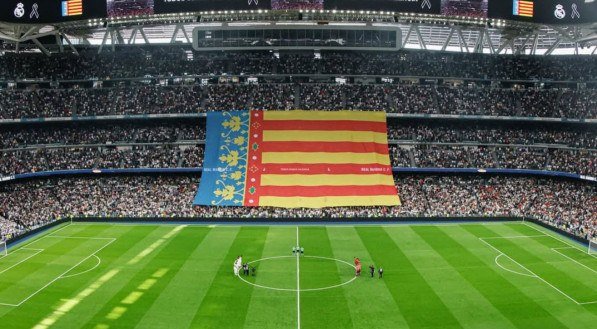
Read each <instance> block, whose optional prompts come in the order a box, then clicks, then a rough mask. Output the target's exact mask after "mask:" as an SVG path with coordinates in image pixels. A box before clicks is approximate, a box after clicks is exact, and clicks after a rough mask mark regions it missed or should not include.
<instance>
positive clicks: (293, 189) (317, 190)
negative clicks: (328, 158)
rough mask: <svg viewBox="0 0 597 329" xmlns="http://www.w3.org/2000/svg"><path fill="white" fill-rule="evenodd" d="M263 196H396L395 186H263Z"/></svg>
mask: <svg viewBox="0 0 597 329" xmlns="http://www.w3.org/2000/svg"><path fill="white" fill-rule="evenodd" d="M260 194H261V196H279V197H320V196H372V195H396V194H397V192H396V187H395V186H387V185H370V186H358V185H346V186H327V185H326V186H262V187H261V193H260Z"/></svg>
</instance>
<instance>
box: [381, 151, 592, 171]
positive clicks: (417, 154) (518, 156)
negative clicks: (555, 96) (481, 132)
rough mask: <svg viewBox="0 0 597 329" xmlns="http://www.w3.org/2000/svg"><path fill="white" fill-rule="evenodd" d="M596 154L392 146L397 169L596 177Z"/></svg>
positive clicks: (584, 152)
mask: <svg viewBox="0 0 597 329" xmlns="http://www.w3.org/2000/svg"><path fill="white" fill-rule="evenodd" d="M596 152H597V151H595V150H577V149H549V148H545V147H525V146H520V147H503V146H502V147H493V146H490V147H487V146H478V145H439V144H418V145H415V146H413V145H397V146H391V147H390V160H391V162H392V166H394V167H417V168H506V169H537V170H552V171H563V172H569V173H578V174H583V175H591V176H595V174H596V173H597V154H596Z"/></svg>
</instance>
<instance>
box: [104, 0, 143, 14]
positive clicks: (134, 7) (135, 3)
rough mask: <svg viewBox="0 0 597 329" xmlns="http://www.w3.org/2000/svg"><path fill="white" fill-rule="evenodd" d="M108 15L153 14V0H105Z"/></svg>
mask: <svg viewBox="0 0 597 329" xmlns="http://www.w3.org/2000/svg"><path fill="white" fill-rule="evenodd" d="M107 1H108V2H107V11H108V17H122V16H130V15H153V13H154V11H153V1H154V0H107Z"/></svg>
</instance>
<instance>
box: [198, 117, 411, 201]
mask: <svg viewBox="0 0 597 329" xmlns="http://www.w3.org/2000/svg"><path fill="white" fill-rule="evenodd" d="M194 204H195V205H219V206H271V207H284V208H296V207H307V208H322V207H334V206H395V205H400V199H399V197H398V194H397V192H396V187H395V186H394V179H393V176H392V168H391V165H390V157H389V152H388V138H387V125H386V114H385V112H359V111H338V112H328V111H257V110H255V111H230V112H210V113H208V114H207V139H206V150H205V161H204V166H203V174H202V176H201V183H200V185H199V191H198V193H197V196H196V197H195V201H194Z"/></svg>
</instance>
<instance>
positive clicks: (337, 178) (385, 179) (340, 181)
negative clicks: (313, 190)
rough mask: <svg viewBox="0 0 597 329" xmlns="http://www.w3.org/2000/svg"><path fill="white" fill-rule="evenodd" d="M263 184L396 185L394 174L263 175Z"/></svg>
mask: <svg viewBox="0 0 597 329" xmlns="http://www.w3.org/2000/svg"><path fill="white" fill-rule="evenodd" d="M261 185H262V186H320V185H329V186H344V185H359V186H369V185H388V186H393V185H394V178H393V177H392V175H383V174H364V175H261Z"/></svg>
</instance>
